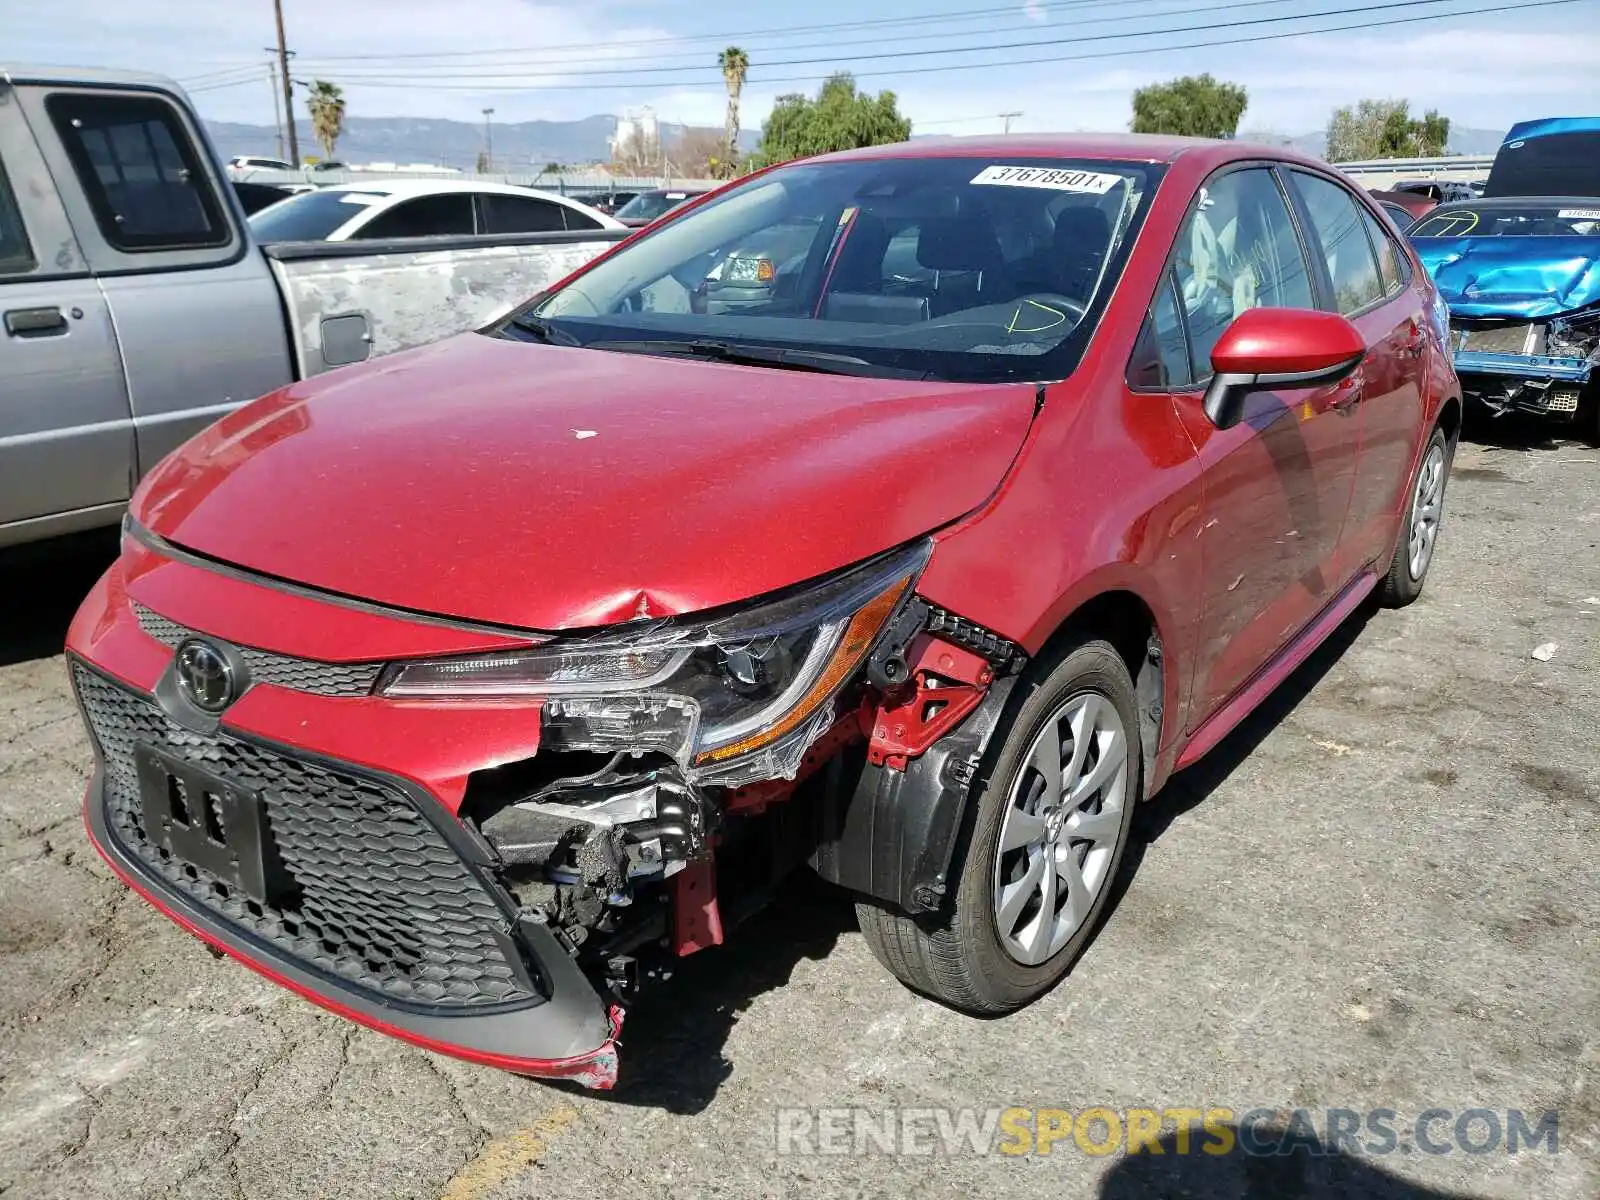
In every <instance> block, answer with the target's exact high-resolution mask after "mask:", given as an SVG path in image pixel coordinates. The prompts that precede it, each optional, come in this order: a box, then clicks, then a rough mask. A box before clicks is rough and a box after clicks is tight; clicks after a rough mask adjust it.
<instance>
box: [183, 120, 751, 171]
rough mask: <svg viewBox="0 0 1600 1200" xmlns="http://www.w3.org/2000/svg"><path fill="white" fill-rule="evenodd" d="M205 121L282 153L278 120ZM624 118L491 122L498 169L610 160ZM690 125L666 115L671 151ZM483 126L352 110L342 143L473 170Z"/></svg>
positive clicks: (301, 128)
mask: <svg viewBox="0 0 1600 1200" xmlns="http://www.w3.org/2000/svg"><path fill="white" fill-rule="evenodd" d="M206 128H207V130H209V131H210V134H211V139H212V141H213V142H215V143H216V146H217V150H218V151H219V152H220V153H221V154H222V157H223V158H231V157H232V156H233V155H235V154H261V155H268V156H276V155H277V153H278V131H277V130H276V129H275V128H273V127H272V126H271V125H244V124H240V123H238V122H235V121H207V122H206ZM616 128H617V119H616V118H615V117H610V116H594V117H584V118H583V119H582V120H579V121H517V122H508V123H506V124H501V123H500V122H498V121H496V122H495V123H494V124H493V126H492V127H491V129H490V135H491V137H492V139H493V142H494V164H495V169H496V170H499V171H508V170H509V171H525V170H528V169H529V168H533V169H538V168H540V167H543V166H544V165H545V164H546V163H552V162H558V163H562V164H564V165H568V166H576V165H581V164H584V163H594V162H605V161H608V160H609V159H610V157H611V146H610V138H611V137H612V135H613V134H615V132H616ZM687 128H688V126H685V125H674V124H670V123H668V122H665V121H663V122H661V125H660V130H661V141H662V144H663V145H664V146H665V147H667V148H668V149H669V150H670V147H671V146H672V144H673V142H675V141H676V140H677V139H678V138H680V137H682V136H683V134H684V132H685V130H686V129H687ZM483 132H484V130H483V125H482V124H481V123H474V122H469V121H443V120H437V121H436V120H428V119H426V118H421V117H351V118H349V119H348V120H347V121H346V122H345V128H344V134H343V136H342V137H340V139H339V143H338V146H337V147H336V148H335V154H336V156H337V157H338V158H339V159H340V160H341V161H343V162H350V163H369V162H394V163H432V164H433V165H435V166H441V167H455V168H457V169H459V170H463V171H470V170H472V169H473V167H474V166H475V165H476V164H477V161H478V153H479V151H481V150H482V149H483V146H484V139H483ZM295 135H296V136H297V137H298V138H299V139H300V152H301V154H313V155H315V154H320V153H321V150H320V149H319V148H318V146H317V141H316V138H314V137H313V136H312V134H311V125H310V122H308V121H304V120H302V121H298V122H296V124H295ZM760 140H761V135H760V134H759V133H757V132H754V131H750V130H746V131H744V132H742V133H741V134H740V136H739V144H740V146H741V147H743V148H744V149H746V150H753V149H754V148H755V147H756V144H757V143H758V142H759V141H760Z"/></svg>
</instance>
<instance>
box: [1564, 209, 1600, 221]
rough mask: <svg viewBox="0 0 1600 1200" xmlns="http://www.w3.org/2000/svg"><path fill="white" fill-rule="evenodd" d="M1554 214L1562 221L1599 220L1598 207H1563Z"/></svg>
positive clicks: (1599, 211)
mask: <svg viewBox="0 0 1600 1200" xmlns="http://www.w3.org/2000/svg"><path fill="white" fill-rule="evenodd" d="M1556 216H1557V217H1558V218H1560V219H1561V220H1563V221H1600V208H1563V209H1562V210H1561V211H1560V212H1558V213H1556Z"/></svg>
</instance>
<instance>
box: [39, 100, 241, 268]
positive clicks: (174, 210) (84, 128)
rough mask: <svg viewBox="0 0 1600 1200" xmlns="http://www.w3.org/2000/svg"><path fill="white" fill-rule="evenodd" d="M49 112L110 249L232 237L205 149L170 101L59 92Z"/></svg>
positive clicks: (194, 244)
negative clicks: (208, 169)
mask: <svg viewBox="0 0 1600 1200" xmlns="http://www.w3.org/2000/svg"><path fill="white" fill-rule="evenodd" d="M45 109H46V111H47V112H48V113H49V114H50V119H51V121H52V122H53V123H54V125H55V128H56V133H57V135H58V136H59V137H60V138H61V142H62V145H63V146H65V147H66V151H67V156H68V158H69V159H70V160H71V162H72V167H73V170H74V172H75V173H76V174H77V176H78V182H79V184H80V185H81V186H82V188H83V191H84V195H85V197H86V198H87V199H88V201H89V207H90V209H91V210H92V211H93V213H94V218H95V224H96V225H97V226H98V228H99V230H100V236H101V237H103V238H105V240H106V242H107V244H109V245H111V246H113V247H115V248H116V249H118V250H122V251H125V252H128V253H139V252H141V251H154V250H172V249H182V248H186V247H198V246H224V245H226V244H227V243H228V242H229V240H230V239H231V238H232V236H233V234H232V230H231V229H230V228H229V226H228V223H227V221H226V220H225V219H224V218H223V215H222V213H223V210H222V206H221V204H220V203H219V201H218V199H217V195H216V193H215V192H214V191H213V190H212V187H211V183H210V180H209V179H208V178H207V176H206V171H205V168H204V166H203V164H202V161H201V158H200V155H199V152H198V151H197V150H196V149H195V146H194V143H193V142H192V141H191V140H190V138H189V134H188V132H187V131H186V130H185V129H184V127H183V122H182V120H181V118H180V117H179V116H178V113H177V110H176V109H174V108H173V107H172V106H171V105H170V104H168V103H167V102H166V101H164V100H158V99H155V98H153V97H145V96H124V95H108V96H88V95H78V94H71V93H58V94H56V95H53V96H50V97H49V98H48V99H47V100H46V101H45Z"/></svg>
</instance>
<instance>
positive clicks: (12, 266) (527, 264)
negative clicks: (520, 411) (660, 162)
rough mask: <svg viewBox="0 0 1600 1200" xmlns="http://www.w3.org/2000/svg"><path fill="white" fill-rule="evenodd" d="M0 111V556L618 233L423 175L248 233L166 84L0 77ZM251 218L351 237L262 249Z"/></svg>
mask: <svg viewBox="0 0 1600 1200" xmlns="http://www.w3.org/2000/svg"><path fill="white" fill-rule="evenodd" d="M0 100H3V101H5V102H4V103H0V306H3V313H4V317H3V319H4V332H3V335H0V379H4V380H5V383H6V386H5V387H4V389H0V544H5V543H12V542H20V541H27V540H30V539H34V538H42V537H47V536H50V535H52V534H56V533H63V532H67V531H69V530H72V529H80V528H85V527H89V526H92V525H96V524H105V523H114V522H116V521H117V520H119V519H120V518H121V516H122V513H123V510H124V508H125V507H126V505H127V502H128V497H129V495H130V492H131V489H132V487H133V486H134V484H135V483H136V482H137V481H138V479H139V477H140V476H141V475H142V474H144V473H146V472H148V471H149V470H150V469H151V468H152V467H153V466H154V465H155V464H156V463H157V462H159V461H160V460H161V459H162V458H163V457H164V456H165V455H166V454H167V453H168V452H169V451H171V450H172V449H173V448H174V447H175V446H177V445H179V444H180V443H181V442H183V441H184V440H185V439H186V438H188V437H189V435H190V434H192V433H194V432H195V431H196V430H198V429H200V428H201V427H202V426H205V425H208V424H210V423H211V422H212V421H215V420H216V419H217V418H218V417H219V416H221V415H222V414H223V413H225V412H228V411H230V410H231V409H233V408H236V407H238V406H239V405H241V404H243V403H245V402H246V401H248V400H251V399H253V398H254V397H256V396H259V395H262V394H264V393H267V392H270V391H272V390H274V389H276V388H279V387H281V386H282V385H284V384H285V383H288V382H290V381H291V380H294V379H297V378H304V377H306V376H309V375H314V374H316V373H318V372H320V371H325V370H327V369H329V368H331V367H335V366H340V365H343V364H347V363H354V362H361V361H364V360H365V359H367V358H369V357H372V356H375V355H379V354H385V353H389V352H391V351H394V350H400V349H404V348H406V347H408V346H416V345H421V344H423V343H425V342H430V341H434V340H436V339H438V338H440V337H443V336H444V335H446V334H449V333H453V332H456V331H458V330H463V329H471V328H475V327H477V326H479V325H482V324H483V323H485V322H487V321H490V320H493V319H494V318H496V317H498V316H499V315H501V314H502V313H504V312H506V311H508V310H509V309H510V308H511V307H512V306H513V305H514V304H516V303H519V302H521V301H522V300H524V299H526V298H527V297H528V296H529V295H530V294H532V293H534V292H537V291H538V290H539V289H540V288H542V287H545V286H547V285H549V284H550V283H553V282H555V281H556V280H559V279H560V278H562V277H563V276H565V275H566V274H568V273H569V272H570V271H572V270H574V269H575V268H577V267H578V266H579V265H581V264H582V263H584V262H586V261H588V260H589V259H591V258H593V257H594V255H595V254H597V253H598V252H599V251H600V250H602V249H604V248H605V246H606V245H607V244H609V243H611V242H614V241H617V240H619V239H620V238H621V237H622V236H624V234H625V232H626V231H625V230H623V229H622V228H621V227H620V226H619V225H618V224H617V223H616V222H615V221H613V220H612V219H610V218H608V217H602V216H600V215H599V214H597V213H590V212H588V211H587V210H583V209H581V208H580V207H578V206H575V205H573V204H571V203H570V202H567V201H562V200H561V199H560V198H559V197H545V196H539V195H537V194H534V193H529V192H518V193H517V194H515V195H507V194H502V193H500V192H497V191H495V190H494V189H493V188H490V187H486V186H482V185H459V186H457V187H456V188H455V190H448V189H446V190H443V191H439V190H438V189H439V188H440V187H441V185H439V184H435V183H428V184H411V183H396V184H393V185H383V186H380V187H366V186H363V187H362V188H361V189H359V190H357V191H355V192H352V191H350V190H349V189H338V190H335V189H328V190H311V191H308V192H307V193H306V194H305V195H302V196H297V197H290V198H286V199H283V200H281V201H279V202H276V203H274V204H273V205H272V206H270V207H267V208H264V209H262V210H260V211H259V212H257V213H256V214H255V216H254V217H252V218H250V219H249V221H248V222H247V221H245V220H243V219H241V216H242V214H241V209H242V206H243V203H244V201H243V198H242V197H240V203H239V205H235V204H234V203H233V198H234V197H235V196H238V192H237V191H236V190H235V189H237V188H239V187H243V186H246V185H243V184H235V185H233V187H231V188H230V185H229V183H228V179H227V175H226V174H225V172H224V170H223V168H222V165H221V164H220V163H219V162H217V160H216V159H215V157H214V156H213V154H212V152H211V150H210V148H209V146H208V145H207V143H206V139H205V137H204V134H203V132H202V129H201V126H200V123H199V120H198V119H197V118H196V117H195V115H194V113H193V111H192V110H191V109H190V108H189V107H188V105H187V103H186V102H185V101H184V100H183V99H182V97H181V94H179V93H178V92H176V91H175V90H174V89H173V88H172V86H171V85H170V84H168V83H167V82H166V81H164V80H161V79H159V78H154V77H146V76H138V75H132V74H123V73H110V72H102V73H88V72H83V73H80V72H70V73H63V72H61V71H56V70H29V69H26V68H10V69H8V71H7V73H6V76H5V82H3V83H0ZM424 189H430V191H429V192H428V194H426V195H425V194H424ZM230 193H231V194H230ZM302 205H304V206H308V207H301V206H302ZM413 205H419V206H423V207H420V208H413V207H411V206H413ZM435 205H437V207H434V206H435ZM328 208H331V209H332V210H333V217H334V218H337V220H336V221H335V220H333V219H329V220H328V221H325V222H323V223H321V224H318V225H317V226H316V227H315V228H312V227H311V225H310V224H309V222H310V221H311V218H312V217H313V216H314V215H316V214H321V213H323V212H324V211H325V210H326V209H328ZM280 212H281V213H282V214H284V216H283V217H280V216H277V215H275V214H278V213H280ZM291 216H292V217H294V218H295V219H297V220H298V219H301V218H304V222H305V223H304V224H302V225H301V227H300V228H298V229H285V228H284V225H285V224H286V221H285V218H286V217H291ZM262 222H266V223H267V224H268V226H269V227H270V226H273V225H275V224H276V225H277V226H278V227H279V231H280V234H281V233H289V234H293V235H294V236H296V237H319V238H326V237H327V236H328V235H333V236H335V237H339V238H346V239H359V240H344V241H333V242H329V241H322V242H321V243H320V244H316V243H309V244H308V243H306V242H303V241H296V242H293V243H290V244H284V245H263V242H264V241H265V237H264V236H263V235H259V234H257V233H255V232H254V231H253V228H252V227H253V225H256V224H260V223H262ZM530 230H534V231H535V232H530ZM537 231H548V232H537ZM450 234H457V235H460V236H448V235H450ZM417 235H421V236H425V237H426V238H427V241H426V242H425V243H419V242H416V241H410V240H401V239H409V238H412V237H414V236H417ZM441 235H443V236H441Z"/></svg>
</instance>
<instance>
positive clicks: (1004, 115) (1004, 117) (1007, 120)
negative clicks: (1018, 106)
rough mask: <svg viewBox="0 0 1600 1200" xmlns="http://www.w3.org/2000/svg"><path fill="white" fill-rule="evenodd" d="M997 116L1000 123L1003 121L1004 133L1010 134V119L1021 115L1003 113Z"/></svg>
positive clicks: (1018, 113) (1017, 113)
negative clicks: (1004, 125)
mask: <svg viewBox="0 0 1600 1200" xmlns="http://www.w3.org/2000/svg"><path fill="white" fill-rule="evenodd" d="M997 115H998V116H999V118H1000V119H1001V120H1002V121H1004V122H1005V123H1006V127H1005V132H1006V133H1010V132H1011V119H1012V118H1013V117H1020V116H1021V115H1022V114H1021V113H1020V112H1003V113H999V114H997Z"/></svg>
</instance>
